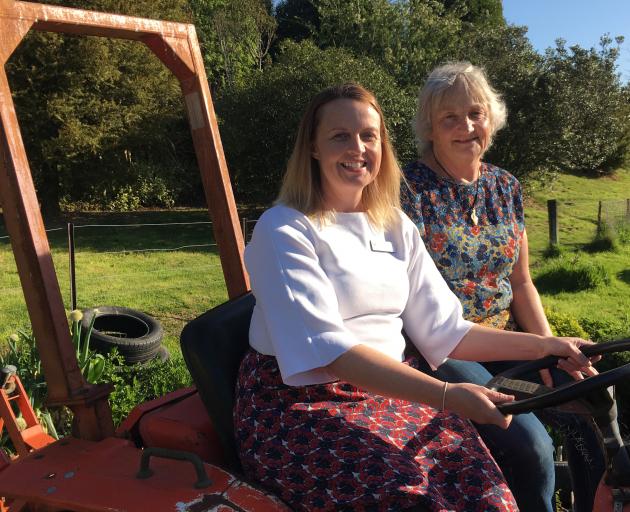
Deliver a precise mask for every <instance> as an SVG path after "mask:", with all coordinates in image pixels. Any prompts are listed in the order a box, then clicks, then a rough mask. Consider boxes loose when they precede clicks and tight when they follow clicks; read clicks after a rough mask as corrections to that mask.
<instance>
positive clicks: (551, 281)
mask: <svg viewBox="0 0 630 512" xmlns="http://www.w3.org/2000/svg"><path fill="white" fill-rule="evenodd" d="M534 282H535V283H536V287H537V288H538V289H539V290H540V291H541V292H547V293H559V292H578V291H582V290H592V289H595V288H597V287H598V286H602V285H607V284H610V282H611V277H610V273H609V272H608V270H607V269H606V267H604V266H603V265H601V264H600V263H596V262H592V261H588V260H584V259H581V258H580V257H573V258H571V259H567V258H557V259H555V260H553V261H551V262H550V263H549V264H547V265H546V266H545V267H543V269H542V271H541V272H540V273H539V274H538V276H537V277H536V279H535V280H534Z"/></svg>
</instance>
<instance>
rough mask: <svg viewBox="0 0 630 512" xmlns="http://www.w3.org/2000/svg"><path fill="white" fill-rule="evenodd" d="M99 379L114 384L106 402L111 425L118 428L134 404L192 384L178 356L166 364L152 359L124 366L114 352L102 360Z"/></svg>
mask: <svg viewBox="0 0 630 512" xmlns="http://www.w3.org/2000/svg"><path fill="white" fill-rule="evenodd" d="M101 380H102V381H103V382H110V383H112V384H113V385H114V390H113V391H112V394H111V395H110V398H109V403H110V405H111V408H112V417H113V419H114V424H115V425H119V424H120V423H121V422H122V421H123V420H124V419H125V418H126V417H127V416H128V415H129V412H130V411H131V410H132V409H133V408H134V407H135V406H136V405H138V404H140V403H143V402H147V401H149V400H153V399H154V398H157V397H159V396H162V395H164V394H166V393H170V392H171V391H175V390H177V389H180V388H183V387H187V386H190V385H191V384H192V379H191V377H190V373H189V372H188V369H187V368H186V364H185V363H184V360H183V358H182V357H181V356H179V357H175V358H172V359H169V360H168V361H160V360H158V359H154V360H152V361H148V362H146V363H143V364H136V365H133V366H125V364H124V359H123V357H122V356H121V355H120V354H119V353H118V351H117V350H116V349H114V350H112V351H111V352H110V353H109V354H108V356H107V358H106V364H105V370H104V373H103V376H102V377H101Z"/></svg>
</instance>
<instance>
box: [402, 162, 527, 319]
mask: <svg viewBox="0 0 630 512" xmlns="http://www.w3.org/2000/svg"><path fill="white" fill-rule="evenodd" d="M404 174H405V178H406V180H407V183H408V186H405V185H404V184H403V186H402V197H401V200H402V207H403V210H404V211H405V213H406V214H407V215H408V216H409V217H410V218H411V219H412V220H413V221H414V223H415V224H416V226H417V227H418V229H419V230H420V234H421V236H422V238H423V240H424V242H425V244H426V246H427V249H428V251H429V253H430V254H431V256H432V257H433V260H434V261H435V263H436V265H437V267H438V269H439V270H440V272H441V273H442V276H443V277H444V279H445V280H446V282H447V283H448V285H449V287H450V288H451V290H453V292H454V293H455V295H457V297H458V298H459V300H460V301H461V303H462V305H463V308H464V316H465V317H466V318H467V319H468V320H471V321H473V322H480V323H489V324H490V325H494V326H496V327H503V328H506V327H507V326H506V325H505V322H506V321H508V317H509V310H510V304H511V302H512V287H511V285H510V280H509V277H510V275H511V274H512V268H513V267H514V264H515V263H516V261H517V260H518V256H519V251H520V246H521V238H522V236H523V231H524V229H525V223H524V217H523V200H522V196H521V186H520V184H519V182H518V180H517V179H516V178H515V177H514V176H512V175H511V174H510V173H508V172H507V171H504V170H503V169H500V168H499V167H495V166H494V165H490V164H486V163H484V164H482V167H481V175H480V177H479V180H480V181H479V184H477V182H474V183H467V184H459V183H454V182H453V181H451V180H449V179H448V178H443V177H441V176H438V175H437V174H436V173H434V172H433V170H431V169H430V168H429V167H428V166H426V165H425V164H424V163H422V162H413V163H411V164H409V165H408V166H407V167H406V168H405V170H404ZM477 187H479V188H478V192H477ZM475 195H476V196H477V198H476V201H475ZM473 202H475V205H474V206H475V211H476V214H477V216H478V223H477V225H475V223H474V222H473V220H472V218H471V214H472V208H473ZM499 318H503V321H502V322H501V325H498V321H497V322H495V321H494V320H492V319H499Z"/></svg>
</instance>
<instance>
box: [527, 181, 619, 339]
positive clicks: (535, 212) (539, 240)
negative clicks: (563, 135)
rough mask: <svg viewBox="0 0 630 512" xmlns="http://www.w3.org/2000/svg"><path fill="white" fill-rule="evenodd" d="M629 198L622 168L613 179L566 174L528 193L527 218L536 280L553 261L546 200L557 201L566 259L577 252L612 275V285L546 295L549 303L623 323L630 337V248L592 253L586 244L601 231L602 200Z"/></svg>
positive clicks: (578, 315)
mask: <svg viewBox="0 0 630 512" xmlns="http://www.w3.org/2000/svg"><path fill="white" fill-rule="evenodd" d="M627 198H630V171H628V170H619V171H618V172H617V173H616V174H615V175H614V176H612V177H603V178H597V179H595V178H588V177H584V176H574V175H566V174H565V175H561V176H559V178H558V179H557V180H556V181H554V182H553V183H551V184H549V186H541V187H539V188H537V189H534V190H530V191H528V194H527V198H526V207H525V217H526V223H527V233H528V237H529V245H530V267H531V270H532V275H533V276H534V278H536V276H538V275H540V274H541V273H542V272H544V271H545V269H546V267H547V265H549V263H548V262H547V261H546V260H545V258H544V257H543V252H544V250H545V249H546V247H547V245H548V242H549V228H548V224H547V200H548V199H556V200H557V201H558V225H559V241H560V246H561V247H562V248H563V250H565V251H566V253H565V254H564V256H563V257H564V258H566V259H570V258H575V257H577V256H578V253H579V257H580V258H582V259H583V260H585V261H590V262H593V263H599V264H601V265H603V266H604V267H605V268H606V269H607V270H608V272H609V274H610V276H611V282H610V284H609V285H605V286H600V287H598V288H596V289H594V290H589V291H580V292H574V293H568V292H555V293H551V292H543V293H541V296H542V300H543V303H544V304H545V306H548V307H551V308H554V309H556V310H558V311H559V312H562V313H568V314H571V315H572V316H574V317H576V318H577V319H578V320H579V319H582V318H587V319H597V320H600V321H603V322H621V323H623V324H625V326H627V329H628V331H627V332H626V335H630V246H627V245H626V246H624V247H621V248H620V250H619V251H618V252H598V253H588V252H585V251H583V250H580V249H582V248H583V246H584V245H586V244H588V243H589V242H591V241H592V240H593V238H594V236H595V234H596V229H597V210H598V201H600V200H602V201H606V200H618V199H627Z"/></svg>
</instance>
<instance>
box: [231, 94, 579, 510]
mask: <svg viewBox="0 0 630 512" xmlns="http://www.w3.org/2000/svg"><path fill="white" fill-rule="evenodd" d="M399 187H400V170H399V168H398V166H397V164H396V161H395V158H394V154H393V151H392V149H391V146H390V143H389V139H388V135H387V130H386V128H385V122H384V119H383V115H382V112H381V109H380V107H379V105H378V103H377V101H376V99H375V98H374V96H373V95H372V94H371V93H369V92H368V91H366V90H365V89H363V88H362V87H360V86H358V85H354V84H345V85H341V86H337V87H332V88H329V89H326V90H324V91H322V92H321V93H320V94H318V95H317V96H316V97H315V98H314V99H313V100H312V101H311V104H310V105H309V107H308V108H307V110H306V113H305V114H304V116H303V118H302V121H301V124H300V128H299V131H298V135H297V140H296V144H295V148H294V151H293V154H292V156H291V159H290V161H289V164H288V168H287V173H286V176H285V180H284V183H283V186H282V190H281V192H280V196H279V198H278V202H277V205H276V206H274V207H273V208H271V209H270V210H268V211H267V212H265V214H264V215H263V216H262V217H261V218H260V219H259V221H258V223H257V225H256V229H255V231H254V234H253V238H252V241H251V243H250V244H249V246H248V247H247V249H246V254H245V260H246V265H247V269H248V272H249V274H250V277H251V282H252V290H253V292H254V295H255V297H256V307H255V310H254V313H253V317H252V322H251V326H250V345H251V350H250V351H249V352H248V354H247V355H246V357H245V359H244V361H243V363H242V365H241V368H240V375H239V381H238V384H237V404H236V409H235V428H236V432H237V441H238V443H239V451H240V457H241V461H242V463H243V467H244V470H245V472H246V474H247V475H248V476H250V477H251V478H253V479H255V480H256V481H258V482H261V483H262V485H264V486H265V487H266V488H268V489H269V490H271V491H273V492H275V493H277V494H278V495H279V496H281V497H282V498H283V499H284V500H285V501H286V502H287V503H288V504H289V505H290V506H291V507H293V508H294V509H296V510H306V511H309V512H313V511H319V510H322V511H323V510H331V511H333V510H335V511H336V510H366V511H367V510H382V511H395V510H407V509H408V510H435V511H438V510H461V511H469V510H483V511H493V510H496V511H498V510H516V505H515V502H514V499H513V497H512V495H511V493H510V491H509V489H508V488H507V486H506V484H505V482H504V480H503V477H502V475H501V472H500V471H499V470H498V468H497V466H496V464H495V463H494V461H493V459H492V458H491V457H490V455H489V454H488V452H487V450H486V448H485V446H484V445H483V443H482V442H481V441H480V439H479V437H478V435H477V433H476V432H475V430H474V428H472V425H471V424H470V423H469V422H468V421H465V420H463V419H461V418H471V419H474V420H475V421H477V422H479V423H493V424H495V425H498V426H500V427H503V428H505V427H507V426H508V425H509V423H510V418H509V417H504V416H503V415H502V414H501V413H500V412H499V411H498V410H497V408H496V406H495V403H496V402H502V401H506V400H510V399H511V397H509V396H506V395H503V394H501V393H496V392H493V391H490V390H488V389H486V388H484V387H482V386H478V385H475V384H453V385H448V384H447V383H445V382H444V381H440V380H438V379H436V378H433V377H431V376H429V375H426V374H425V373H422V372H421V371H419V370H418V368H419V367H420V362H419V360H418V358H414V357H410V358H407V359H406V360H405V359H404V355H403V353H404V350H405V339H404V337H403V334H402V330H403V329H404V331H405V333H406V335H407V336H408V338H409V339H410V341H411V342H412V343H413V344H414V345H415V346H416V347H417V349H418V350H419V351H420V352H421V353H422V355H423V356H424V357H425V358H426V360H427V361H428V362H429V363H430V364H431V365H432V366H434V367H437V366H439V365H440V364H442V363H443V362H444V361H445V360H446V359H447V357H456V358H463V359H481V360H494V359H532V358H537V357H541V356H544V355H547V354H556V355H560V356H562V357H563V358H565V359H564V361H565V364H566V365H567V367H569V368H571V369H573V370H583V371H586V372H589V371H591V369H590V362H589V360H588V359H587V358H585V357H584V356H583V354H582V353H581V352H580V350H579V348H578V347H579V345H581V344H583V343H585V342H584V341H583V340H579V339H572V338H555V337H552V336H546V337H541V336H535V335H531V334H524V333H510V332H505V331H499V330H494V329H489V328H485V327H480V326H476V325H474V324H473V323H472V322H469V321H466V320H464V319H463V318H462V309H461V305H460V303H459V301H458V300H457V298H456V297H455V295H453V293H452V292H451V291H450V290H449V289H448V286H447V285H446V283H445V282H444V280H443V279H442V278H441V276H440V274H439V272H438V271H437V269H436V267H435V265H434V264H433V262H432V260H431V258H430V256H429V255H428V253H427V251H426V249H425V248H424V245H423V244H422V241H421V239H420V236H419V233H418V231H417V229H416V228H415V226H414V225H413V224H412V223H411V221H410V220H409V219H408V218H407V217H405V216H404V214H402V212H401V211H400V210H399V209H398V195H399ZM488 341H490V344H488ZM489 346H491V347H492V350H488V347H489Z"/></svg>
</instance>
